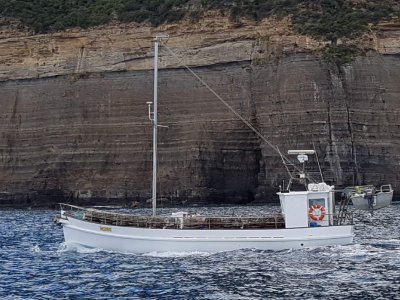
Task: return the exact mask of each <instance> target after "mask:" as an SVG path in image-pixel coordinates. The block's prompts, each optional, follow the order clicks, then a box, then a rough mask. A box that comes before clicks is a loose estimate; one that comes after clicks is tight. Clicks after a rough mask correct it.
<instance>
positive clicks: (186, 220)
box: [61, 204, 285, 230]
mask: <svg viewBox="0 0 400 300" xmlns="http://www.w3.org/2000/svg"><path fill="white" fill-rule="evenodd" d="M61 208H62V210H63V211H64V216H67V217H71V218H75V219H79V220H83V221H87V222H91V223H97V224H104V225H114V226H127V227H138V228H163V229H214V230H215V229H278V228H285V220H284V218H283V216H282V214H273V215H263V216H262V217H235V216H221V217H219V216H218V217H214V216H201V215H185V216H155V217H153V216H138V215H130V214H122V213H114V212H108V211H102V210H97V209H91V208H82V207H79V206H74V205H69V204H61Z"/></svg>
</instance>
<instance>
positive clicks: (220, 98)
mask: <svg viewBox="0 0 400 300" xmlns="http://www.w3.org/2000/svg"><path fill="white" fill-rule="evenodd" d="M163 46H164V47H165V48H166V49H167V50H168V52H169V53H171V55H172V56H173V57H175V58H176V59H177V60H178V62H179V63H181V64H182V65H183V66H184V67H185V68H186V69H187V70H188V71H189V72H190V73H191V74H192V75H193V76H194V77H196V78H197V80H199V81H200V82H201V83H202V84H203V85H204V86H205V87H206V88H207V89H208V90H209V91H210V92H211V93H213V94H214V96H215V97H217V98H218V100H219V101H221V102H222V103H223V104H224V105H225V106H226V107H227V108H228V109H229V110H230V111H231V112H232V113H233V114H234V115H235V116H236V117H238V118H239V119H240V120H241V121H242V122H243V123H244V124H246V125H247V127H249V128H250V129H251V130H252V131H253V132H254V133H255V134H256V135H258V136H259V137H260V138H261V139H262V140H263V141H264V142H265V143H266V144H267V145H268V146H270V147H271V148H272V149H273V150H274V151H275V152H277V153H278V154H279V155H280V156H281V157H282V158H284V159H285V160H286V161H287V162H289V163H290V164H292V165H293V166H294V168H295V169H296V170H297V171H299V172H302V171H301V170H300V168H298V167H297V166H295V165H294V164H293V163H292V162H291V160H290V159H288V158H287V157H286V156H285V155H283V154H282V153H280V151H279V150H278V149H276V147H275V146H274V145H273V144H272V143H271V142H270V141H268V140H267V139H266V138H265V137H264V136H263V135H262V134H261V132H259V131H258V130H257V129H256V128H255V127H254V126H253V125H251V123H250V122H249V121H247V120H246V119H245V118H243V117H242V116H241V115H240V114H239V113H238V112H237V111H236V110H235V109H234V108H233V107H232V106H230V105H229V103H228V102H226V101H225V100H224V99H222V97H221V96H220V95H218V94H217V92H215V91H214V90H213V89H212V88H211V87H210V86H209V85H208V84H207V83H206V82H205V81H204V80H203V79H201V78H200V77H199V76H198V75H197V74H196V73H195V72H194V71H193V70H192V69H191V68H190V67H189V66H187V65H186V64H184V63H183V61H182V60H181V59H180V58H179V57H178V56H177V55H176V54H175V53H174V52H173V51H172V50H171V49H170V48H169V47H167V46H166V45H163ZM310 180H312V179H311V178H310ZM312 181H314V180H312Z"/></svg>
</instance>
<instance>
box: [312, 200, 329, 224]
mask: <svg viewBox="0 0 400 300" xmlns="http://www.w3.org/2000/svg"><path fill="white" fill-rule="evenodd" d="M308 215H309V217H310V218H311V219H312V220H314V221H322V220H323V219H324V218H325V215H326V209H325V207H324V206H322V205H320V204H315V205H313V206H311V207H310V209H309V210H308Z"/></svg>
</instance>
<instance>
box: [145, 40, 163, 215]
mask: <svg viewBox="0 0 400 300" xmlns="http://www.w3.org/2000/svg"><path fill="white" fill-rule="evenodd" d="M166 39H168V35H165V34H157V35H156V38H155V40H154V98H153V105H154V106H153V112H151V102H147V104H148V105H149V119H150V120H151V121H152V123H153V182H152V192H151V195H152V207H153V216H155V215H156V207H157V127H158V119H157V117H158V116H157V104H158V103H157V101H158V47H159V45H160V42H161V40H166Z"/></svg>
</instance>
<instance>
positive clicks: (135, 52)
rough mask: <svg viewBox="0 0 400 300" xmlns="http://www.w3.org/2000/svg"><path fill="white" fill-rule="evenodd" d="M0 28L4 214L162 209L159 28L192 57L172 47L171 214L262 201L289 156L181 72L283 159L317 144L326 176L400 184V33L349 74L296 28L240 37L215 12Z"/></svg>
mask: <svg viewBox="0 0 400 300" xmlns="http://www.w3.org/2000/svg"><path fill="white" fill-rule="evenodd" d="M0 25H1V39H0V61H1V65H0V80H1V82H0V118H1V123H0V132H1V136H0V180H1V181H0V184H1V192H2V193H1V195H0V196H1V197H0V205H13V206H18V205H48V204H51V203H56V202H60V201H64V200H67V199H68V201H75V202H79V203H100V202H103V203H104V202H113V203H115V202H119V203H131V202H132V201H142V202H144V201H145V200H146V199H148V198H150V190H151V188H150V185H151V138H152V137H151V134H152V133H151V124H150V122H149V121H148V118H147V105H146V102H147V101H151V100H152V86H153V78H152V76H153V73H152V59H153V48H152V47H153V45H152V38H153V37H154V35H155V34H156V33H157V32H160V31H166V32H168V33H169V34H170V36H171V38H170V40H169V41H168V43H167V46H168V47H169V48H171V49H172V50H173V51H174V52H176V53H178V55H179V56H180V57H181V59H182V62H178V61H177V60H176V59H175V58H173V57H172V56H171V55H170V53H169V52H168V51H167V50H166V49H165V48H164V49H162V50H161V63H160V65H161V68H162V69H161V70H160V73H159V76H160V77H159V81H160V82H159V97H160V104H159V112H160V114H159V121H160V123H161V124H163V125H167V126H168V129H166V128H160V130H159V134H160V135H159V187H158V188H159V192H160V196H161V197H163V199H162V200H161V202H160V205H167V204H171V203H181V202H186V201H188V202H189V203H194V202H200V203H221V202H223V203H246V202H249V201H253V200H256V201H259V202H266V201H270V200H273V199H276V198H274V197H273V195H274V193H275V192H276V191H277V189H278V185H279V184H281V183H282V180H284V179H286V180H287V175H286V170H285V168H284V166H283V165H282V163H281V160H280V157H279V156H278V155H277V153H276V152H274V151H273V150H272V149H271V148H270V147H269V146H268V145H266V144H265V143H264V142H262V141H261V140H260V139H259V138H258V137H257V136H255V135H254V134H253V133H252V132H251V131H250V130H249V129H248V128H247V127H246V126H245V125H244V124H242V123H241V122H240V121H238V120H237V119H236V118H235V117H234V116H233V115H232V114H231V113H230V112H229V111H228V110H227V109H226V108H225V107H224V106H223V105H222V104H221V103H220V102H218V100H216V99H215V97H214V96H213V95H212V94H211V93H210V92H209V91H207V90H206V89H205V88H204V87H202V85H201V84H200V83H199V82H198V81H197V80H196V79H194V78H193V77H192V75H190V73H188V72H187V71H186V70H185V69H184V68H182V64H183V63H184V64H188V65H190V66H192V67H194V68H195V71H196V72H197V73H198V75H199V76H200V77H201V78H203V79H204V80H205V81H206V82H208V83H209V84H210V86H212V88H213V89H215V90H216V92H217V93H219V94H220V95H221V96H222V97H223V98H224V99H226V100H227V101H228V102H229V103H230V104H231V105H232V106H233V107H234V108H235V109H236V110H238V111H239V112H240V113H241V114H242V115H243V116H244V117H245V118H246V119H248V120H250V121H251V122H252V123H253V124H254V125H255V126H256V127H257V128H259V130H260V131H261V132H262V134H264V135H265V136H266V137H267V139H268V140H270V141H271V143H272V144H273V145H277V146H278V147H279V149H280V150H281V151H282V152H286V151H287V150H288V149H296V148H311V149H312V148H313V143H314V145H315V147H316V149H317V152H318V156H319V159H320V162H321V167H322V170H323V173H324V177H325V180H327V181H329V182H331V183H334V184H336V185H338V186H345V185H351V184H359V183H371V184H376V185H378V184H381V183H391V184H392V185H393V186H394V188H395V189H396V188H398V186H399V184H400V182H399V180H400V175H399V174H400V172H399V171H400V145H399V140H398V136H399V134H400V105H399V102H400V55H399V53H400V38H399V37H400V26H399V25H396V24H382V25H380V26H378V27H376V28H374V29H373V30H372V31H371V32H370V33H369V34H368V35H366V36H363V37H362V38H360V39H359V40H357V41H354V43H358V44H361V45H363V46H364V48H367V49H370V51H369V52H367V55H366V56H365V57H359V58H357V59H356V60H355V61H354V62H353V63H351V64H349V65H346V66H344V67H341V68H337V67H335V66H330V65H327V64H326V63H324V62H323V61H322V60H321V59H320V58H319V57H318V55H317V54H316V53H318V51H317V50H318V49H319V48H321V47H324V46H325V45H324V43H321V42H318V41H315V40H313V39H310V38H308V37H305V36H298V35H295V34H294V33H293V32H291V31H290V29H289V26H288V25H289V24H288V21H287V20H282V21H276V20H265V21H263V22H262V23H259V24H256V23H250V22H248V23H244V24H242V26H240V27H237V26H236V27H235V26H234V25H232V24H230V23H229V22H228V20H226V19H224V18H216V17H215V16H210V17H209V18H206V19H204V20H202V21H201V22H200V23H198V24H190V23H183V24H180V25H168V26H164V27H161V28H151V27H145V26H137V25H121V24H114V25H109V26H105V27H99V28H95V29H91V30H71V31H68V32H62V33H55V34H48V35H32V34H30V33H29V32H28V31H24V30H20V29H18V26H16V25H15V23H13V22H11V21H7V22H6V21H3V23H2V24H0ZM311 167H312V168H313V169H314V170H317V166H316V164H315V163H313V164H312V165H311Z"/></svg>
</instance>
